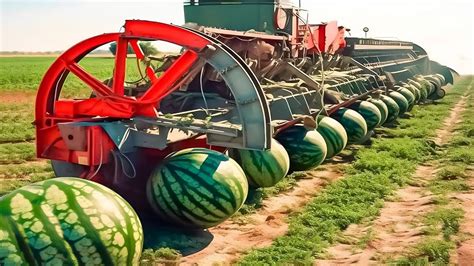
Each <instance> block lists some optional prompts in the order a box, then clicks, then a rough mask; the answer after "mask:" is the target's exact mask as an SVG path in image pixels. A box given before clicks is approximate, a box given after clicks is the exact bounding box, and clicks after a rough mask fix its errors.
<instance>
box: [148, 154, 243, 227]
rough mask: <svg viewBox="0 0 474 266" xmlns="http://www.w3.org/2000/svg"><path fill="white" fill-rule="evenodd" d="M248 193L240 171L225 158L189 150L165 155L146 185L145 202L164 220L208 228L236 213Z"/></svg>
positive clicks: (231, 160)
mask: <svg viewBox="0 0 474 266" xmlns="http://www.w3.org/2000/svg"><path fill="white" fill-rule="evenodd" d="M247 193H248V182H247V178H246V177H245V173H244V171H243V170H242V168H241V167H240V166H239V164H237V162H236V161H234V160H233V159H232V158H229V157H228V156H226V155H224V154H222V153H220V152H217V151H213V150H209V149H203V148H191V149H185V150H181V151H178V152H176V153H173V154H170V155H168V156H167V157H166V158H165V159H164V160H163V162H162V163H161V164H160V165H159V166H157V168H156V169H154V171H153V172H152V174H151V176H150V179H149V180H148V183H147V197H148V202H149V203H150V205H151V206H152V208H153V210H154V211H155V212H156V214H158V215H159V216H160V217H161V218H163V219H164V220H166V221H169V222H174V223H177V224H181V225H184V226H188V227H194V228H208V227H211V226H215V225H217V224H220V223H222V222H223V221H224V220H226V219H227V218H229V217H230V216H232V215H233V214H234V213H236V212H237V211H238V210H239V209H240V207H241V206H242V204H243V203H244V201H245V199H246V198H247Z"/></svg>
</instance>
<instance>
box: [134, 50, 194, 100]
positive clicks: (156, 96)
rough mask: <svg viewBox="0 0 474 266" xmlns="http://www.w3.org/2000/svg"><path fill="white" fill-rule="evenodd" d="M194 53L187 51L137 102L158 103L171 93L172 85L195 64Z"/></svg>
mask: <svg viewBox="0 0 474 266" xmlns="http://www.w3.org/2000/svg"><path fill="white" fill-rule="evenodd" d="M197 59H198V55H197V53H196V52H194V51H191V50H187V51H186V52H184V53H183V54H182V55H181V56H180V57H179V58H178V59H176V61H174V63H173V64H172V65H171V66H170V67H169V68H168V69H167V70H166V71H165V72H164V73H163V74H162V75H161V76H160V77H159V78H158V80H157V81H156V82H155V83H153V85H151V87H150V88H149V89H148V91H147V92H146V93H145V94H144V95H143V96H142V97H141V98H140V99H139V101H147V102H158V101H159V100H160V99H162V98H163V97H165V96H166V95H168V94H170V93H171V92H172V91H173V87H174V86H173V85H174V84H176V82H177V81H178V80H179V79H181V78H182V77H183V76H184V75H185V74H186V73H187V72H188V71H189V70H190V69H191V68H192V66H193V65H194V64H195V63H196V61H197Z"/></svg>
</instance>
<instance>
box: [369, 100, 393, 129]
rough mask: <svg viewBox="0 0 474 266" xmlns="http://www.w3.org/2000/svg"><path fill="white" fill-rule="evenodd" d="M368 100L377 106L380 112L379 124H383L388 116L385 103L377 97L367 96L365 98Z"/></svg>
mask: <svg viewBox="0 0 474 266" xmlns="http://www.w3.org/2000/svg"><path fill="white" fill-rule="evenodd" d="M367 101H368V102H371V103H373V104H374V105H375V106H377V108H378V109H379V112H380V125H383V124H384V123H385V121H387V117H388V108H387V105H386V104H385V103H384V102H383V101H382V100H381V99H379V98H377V99H376V98H369V99H367Z"/></svg>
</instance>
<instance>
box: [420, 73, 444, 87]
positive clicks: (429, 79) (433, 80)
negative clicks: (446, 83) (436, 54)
mask: <svg viewBox="0 0 474 266" xmlns="http://www.w3.org/2000/svg"><path fill="white" fill-rule="evenodd" d="M419 80H420V81H421V79H419ZM423 80H425V81H427V82H429V83H432V84H434V85H435V86H436V88H441V87H442V86H443V84H442V83H441V80H440V79H439V78H438V77H436V76H434V75H430V76H426V77H424V78H423Z"/></svg>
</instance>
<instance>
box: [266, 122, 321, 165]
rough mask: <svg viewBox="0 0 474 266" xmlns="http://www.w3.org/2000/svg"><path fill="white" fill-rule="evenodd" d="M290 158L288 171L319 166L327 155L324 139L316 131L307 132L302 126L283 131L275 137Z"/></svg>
mask: <svg viewBox="0 0 474 266" xmlns="http://www.w3.org/2000/svg"><path fill="white" fill-rule="evenodd" d="M275 138H276V139H277V140H278V141H279V142H280V143H281V145H283V147H285V150H286V151H287V152H288V155H289V157H290V169H291V170H293V171H303V170H308V169H311V168H313V167H316V166H318V165H320V164H321V163H322V162H323V161H324V159H325V158H326V154H327V146H326V142H325V141H324V138H323V137H322V136H321V134H319V132H318V131H316V130H308V129H306V128H305V127H304V126H302V125H296V126H292V127H290V128H287V129H285V130H284V131H283V132H281V133H279V134H278V135H276V137H275Z"/></svg>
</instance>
